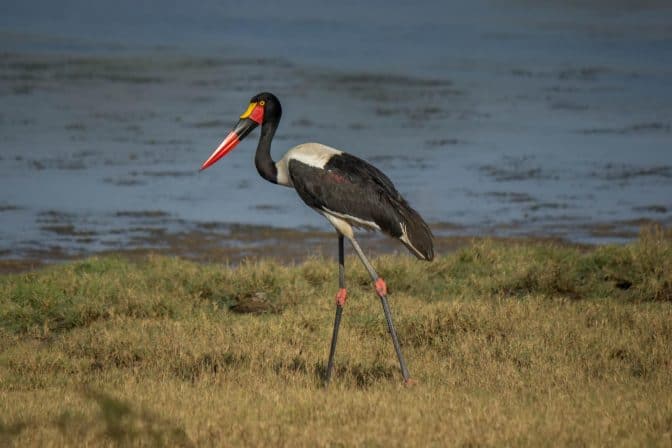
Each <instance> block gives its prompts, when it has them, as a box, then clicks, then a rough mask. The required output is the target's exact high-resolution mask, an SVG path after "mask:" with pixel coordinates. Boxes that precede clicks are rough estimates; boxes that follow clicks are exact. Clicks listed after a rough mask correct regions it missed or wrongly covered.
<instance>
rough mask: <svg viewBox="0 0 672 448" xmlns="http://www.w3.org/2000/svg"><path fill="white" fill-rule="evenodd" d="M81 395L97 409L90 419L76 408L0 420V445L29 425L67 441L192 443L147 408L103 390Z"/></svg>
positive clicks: (75, 443) (154, 444)
mask: <svg viewBox="0 0 672 448" xmlns="http://www.w3.org/2000/svg"><path fill="white" fill-rule="evenodd" d="M83 394H84V396H85V397H86V398H88V399H91V400H93V401H94V402H95V403H96V404H97V405H98V407H99V409H100V413H99V414H98V416H96V417H94V420H90V419H88V418H87V417H86V416H85V415H84V414H82V413H81V412H79V411H75V412H73V411H71V410H66V411H64V412H62V413H61V414H60V415H58V416H57V417H55V418H54V419H52V420H50V421H48V422H43V421H36V420H34V419H27V420H23V421H16V422H12V423H4V422H2V421H1V420H0V445H2V446H8V445H11V443H12V441H13V439H15V438H16V437H18V436H19V435H20V434H21V433H22V432H23V431H25V430H29V429H30V428H38V427H44V426H51V427H54V428H57V429H58V430H59V431H60V432H61V434H63V436H64V437H65V439H66V441H67V442H68V443H72V444H74V445H77V444H80V443H82V442H83V440H84V439H91V432H92V431H93V432H96V434H94V435H93V440H94V441H95V442H96V443H101V442H104V441H112V442H113V443H114V444H116V445H119V446H135V445H143V446H144V445H149V446H179V447H193V446H195V445H194V444H193V442H192V441H191V440H190V439H189V437H188V436H187V434H186V432H185V431H184V429H182V428H181V427H179V426H178V425H177V424H176V423H175V422H172V421H170V420H168V419H165V418H163V417H161V416H159V415H156V414H154V413H153V412H151V411H149V410H147V409H135V408H136V406H133V405H131V404H130V403H128V402H125V401H123V400H119V399H117V398H114V397H112V396H111V395H109V394H106V393H104V392H100V391H95V390H85V391H84V393H83Z"/></svg>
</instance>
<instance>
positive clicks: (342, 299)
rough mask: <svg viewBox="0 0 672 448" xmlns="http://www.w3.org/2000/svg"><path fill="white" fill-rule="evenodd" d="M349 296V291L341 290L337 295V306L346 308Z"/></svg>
mask: <svg viewBox="0 0 672 448" xmlns="http://www.w3.org/2000/svg"><path fill="white" fill-rule="evenodd" d="M347 295H348V290H347V289H345V288H341V289H339V290H338V292H337V293H336V305H338V306H344V305H345V299H346V297H347Z"/></svg>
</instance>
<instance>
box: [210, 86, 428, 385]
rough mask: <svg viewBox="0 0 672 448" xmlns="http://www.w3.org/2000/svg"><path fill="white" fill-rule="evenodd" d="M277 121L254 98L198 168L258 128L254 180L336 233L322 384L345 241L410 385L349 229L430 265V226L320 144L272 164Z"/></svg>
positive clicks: (379, 177)
mask: <svg viewBox="0 0 672 448" xmlns="http://www.w3.org/2000/svg"><path fill="white" fill-rule="evenodd" d="M281 116H282V108H281V106H280V102H279V101H278V99H277V98H276V97H275V95H273V94H271V93H260V94H258V95H255V96H254V97H253V98H252V99H251V100H250V105H249V107H248V109H247V110H246V111H245V113H243V115H241V117H240V118H241V119H240V121H239V122H238V124H237V125H236V127H235V128H234V130H233V131H231V132H230V133H229V135H228V136H227V137H226V138H225V139H224V141H223V142H222V143H221V144H220V145H219V147H218V148H217V149H215V151H214V152H213V153H212V155H211V156H210V157H209V158H208V159H207V160H206V161H205V162H204V163H203V165H202V166H201V170H203V169H205V168H208V167H209V166H211V165H212V164H214V163H215V162H217V161H218V160H219V159H220V158H222V157H223V156H225V155H226V154H227V153H228V152H229V151H231V150H232V149H233V148H234V147H235V146H236V145H237V144H238V143H239V142H240V141H241V140H242V139H243V138H245V137H246V136H247V135H248V134H249V133H250V132H251V131H252V130H253V129H254V128H255V127H257V126H258V125H261V135H260V137H259V144H258V146H257V152H256V154H255V165H256V167H257V171H258V172H259V174H260V175H261V176H262V177H263V178H264V179H266V180H268V181H269V182H272V183H276V184H279V185H283V186H286V187H291V188H294V189H295V190H296V192H297V194H298V195H299V197H300V198H301V199H302V200H303V202H305V203H306V205H308V206H309V207H311V208H312V209H313V210H315V211H316V212H318V213H320V214H321V215H323V216H324V217H325V218H326V219H327V220H328V221H329V222H330V223H331V224H332V225H333V226H334V228H335V229H336V231H337V232H338V243H339V244H338V246H339V291H338V293H337V295H336V318H335V322H334V330H333V336H332V343H331V350H330V354H329V362H328V365H327V371H326V381H327V382H328V381H329V379H330V377H331V371H332V369H333V361H334V354H335V350H336V342H337V339H338V329H339V326H340V320H341V314H342V312H343V306H344V305H345V300H346V296H347V290H346V287H345V265H344V258H345V257H344V244H343V243H344V238H347V239H348V240H349V241H350V243H351V244H352V247H353V249H354V250H355V252H356V253H357V255H358V256H359V258H360V259H361V261H362V263H363V264H364V266H365V267H366V269H367V271H368V272H369V275H370V276H371V279H372V281H373V283H374V285H375V289H376V292H377V294H378V296H379V297H380V300H381V303H382V305H383V311H384V313H385V318H386V320H387V325H388V329H389V331H390V335H391V337H392V341H393V344H394V348H395V351H396V353H397V357H398V358H399V364H400V367H401V373H402V376H403V378H404V382H405V383H408V382H409V381H411V380H410V375H409V372H408V368H407V367H406V362H405V361H404V357H403V355H402V352H401V348H400V345H399V341H398V338H397V335H396V331H395V328H394V324H393V322H392V315H391V312H390V309H389V304H388V301H387V286H386V284H385V281H384V280H383V279H382V278H380V277H379V276H378V274H377V273H376V271H375V269H374V268H373V266H372V265H371V263H370V262H369V260H368V259H367V258H366V256H365V255H364V252H363V251H362V249H361V247H360V246H359V244H358V243H357V240H356V239H355V233H354V229H353V227H355V228H356V227H361V228H365V229H368V230H377V231H381V232H383V233H386V234H387V235H389V236H391V237H393V238H396V239H398V240H399V241H400V242H401V243H402V244H404V245H405V246H406V247H407V248H408V249H409V251H410V252H411V253H413V254H414V255H415V256H416V257H418V258H419V259H422V260H427V261H430V260H432V259H433V257H434V253H433V245H432V233H431V231H430V229H429V226H427V224H426V223H425V222H424V220H423V219H422V217H421V216H420V215H419V214H418V213H417V212H416V211H415V210H414V209H413V208H411V206H410V205H409V204H408V202H406V200H405V199H404V198H403V197H402V196H401V194H400V193H399V192H398V191H397V190H396V188H395V187H394V185H393V184H392V182H391V181H390V179H389V178H388V177H387V176H386V175H385V174H383V173H382V172H381V171H380V170H378V169H377V168H376V167H374V166H373V165H371V164H369V163H367V162H366V161H364V160H362V159H360V158H358V157H356V156H353V155H351V154H348V153H346V152H343V151H340V150H338V149H335V148H331V147H329V146H325V145H322V144H319V143H305V144H302V145H298V146H295V147H294V148H291V149H290V150H289V151H287V153H286V154H285V155H284V156H283V157H282V158H281V159H280V160H278V161H277V162H275V161H273V159H272V157H271V152H270V151H271V141H272V139H273V136H274V135H275V131H276V129H277V127H278V124H279V122H280V117H281Z"/></svg>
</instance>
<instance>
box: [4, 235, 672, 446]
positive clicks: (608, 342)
mask: <svg viewBox="0 0 672 448" xmlns="http://www.w3.org/2000/svg"><path fill="white" fill-rule="evenodd" d="M346 263H347V265H346V266H347V282H348V287H349V298H348V303H347V305H346V310H345V313H344V320H343V325H342V329H341V339H340V343H339V347H338V351H337V362H336V371H335V375H334V380H333V382H332V385H331V386H330V387H329V389H328V390H325V389H324V388H323V387H322V381H321V376H322V373H323V370H324V366H325V363H326V357H327V354H328V344H329V339H330V332H331V325H332V322H333V296H334V294H335V292H336V290H337V268H336V265H335V263H334V262H333V260H323V259H312V260H308V261H306V262H305V263H302V264H300V265H295V266H288V265H282V264H279V263H277V262H271V261H262V262H255V263H243V264H241V265H239V266H237V267H235V268H231V267H227V266H222V265H216V264H211V265H199V264H195V263H191V262H187V261H184V260H181V259H176V258H168V257H149V258H148V259H147V260H146V261H142V262H130V261H128V260H125V259H123V258H115V257H106V258H92V259H87V260H83V261H79V262H73V263H70V264H64V265H59V266H53V267H50V268H47V269H44V270H40V271H35V272H29V273H24V274H13V275H5V276H1V277H0V353H1V354H0V445H3V446H5V445H7V444H10V445H11V444H14V445H16V446H27V445H35V444H41V445H64V444H70V445H75V444H77V445H81V444H96V445H105V444H110V445H114V444H128V443H130V444H146V445H182V446H222V445H224V446H240V445H262V444H263V445H270V446H282V445H288V446H296V445H299V446H314V445H337V446H338V445H344V446H350V445H367V446H383V445H386V446H387V445H392V446H409V445H418V446H422V445H435V446H442V445H446V444H448V445H488V444H493V445H503V444H509V445H529V446H538V445H540V444H541V445H556V444H564V445H573V446H576V445H578V446H581V445H642V444H652V445H661V446H669V444H670V443H672V235H670V233H669V232H668V233H667V234H665V233H664V232H662V231H660V230H655V229H650V230H647V231H645V232H644V233H643V234H642V236H641V237H640V239H639V241H637V242H636V243H633V244H631V245H628V246H613V247H599V248H595V249H594V250H590V251H586V250H584V249H578V248H572V247H566V246H561V245H554V244H550V243H510V242H509V243H502V242H494V241H490V240H475V241H474V242H473V243H472V244H471V245H469V246H468V247H466V248H464V249H461V250H459V251H457V252H455V253H452V254H450V255H448V256H444V257H439V259H437V260H436V261H435V262H434V263H431V264H427V263H421V262H418V261H416V260H413V259H411V258H408V257H391V256H389V257H383V258H380V259H378V260H376V264H377V266H378V267H379V270H380V273H381V275H382V276H383V277H384V278H386V279H387V280H388V284H389V287H390V292H391V297H390V298H391V306H392V309H393V313H394V315H395V319H396V322H397V326H398V331H399V335H400V338H401V341H402V345H403V347H404V350H405V354H406V357H407V360H408V362H409V366H410V369H411V373H412V375H413V377H414V378H415V379H416V380H417V381H418V384H417V385H416V386H414V387H409V388H405V387H403V386H402V385H401V379H400V375H399V372H398V366H397V364H396V361H395V357H394V352H393V350H392V345H391V343H390V341H389V337H388V335H387V332H386V329H385V324H384V319H383V316H382V312H381V309H380V303H379V302H378V301H377V299H376V297H375V295H374V294H373V292H372V288H371V286H370V283H369V281H368V278H367V276H366V273H365V271H364V270H363V269H362V268H361V267H360V266H359V264H358V263H357V261H356V260H355V259H354V258H352V257H351V258H348V259H347V261H346Z"/></svg>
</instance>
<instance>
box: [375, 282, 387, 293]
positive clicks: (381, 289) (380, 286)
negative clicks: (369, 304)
mask: <svg viewBox="0 0 672 448" xmlns="http://www.w3.org/2000/svg"><path fill="white" fill-rule="evenodd" d="M376 292H377V293H378V295H379V296H386V295H387V285H386V284H385V280H383V279H382V278H381V277H378V280H376Z"/></svg>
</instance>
